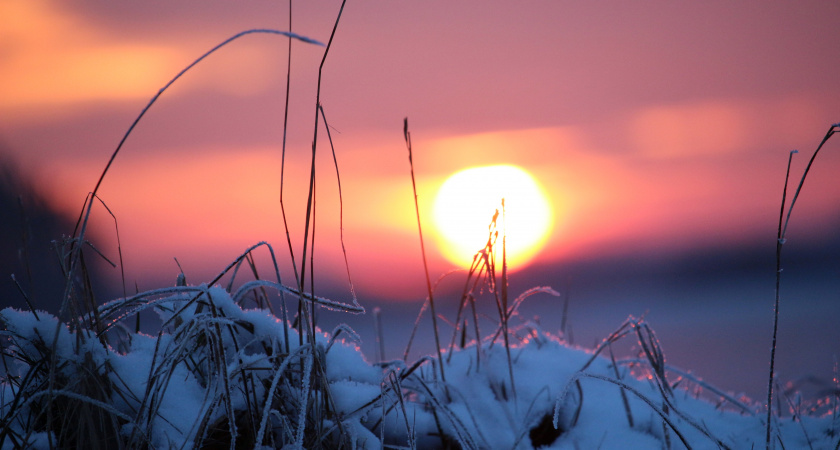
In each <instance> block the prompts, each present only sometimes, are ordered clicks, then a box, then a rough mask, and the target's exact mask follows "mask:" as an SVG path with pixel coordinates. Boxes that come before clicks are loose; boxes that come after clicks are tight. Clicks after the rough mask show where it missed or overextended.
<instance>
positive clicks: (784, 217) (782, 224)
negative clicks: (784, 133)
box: [765, 123, 840, 450]
mask: <svg viewBox="0 0 840 450" xmlns="http://www.w3.org/2000/svg"><path fill="white" fill-rule="evenodd" d="M838 131H840V123H836V124H834V125H832V126H831V127H830V128H829V129H828V132H826V134H825V136H824V137H823V139H822V141H820V144H819V145H818V146H817V149H816V150H814V154H813V155H811V159H810V160H808V165H807V166H806V167H805V172H803V174H802V178H800V179H799V185H798V186H797V187H796V192H795V193H794V194H793V199H792V200H791V201H790V206H788V208H787V214H785V201H786V200H787V188H788V180H789V178H790V165H791V161H792V160H793V155H794V153H798V152H797V151H796V150H793V151H791V152H790V155H789V156H788V165H787V172H786V173H785V186H784V189H783V191H782V206H781V210H780V213H779V228H778V231H777V233H776V296H775V302H774V305H773V340H772V344H771V346H770V375H769V377H768V378H769V380H768V382H767V424H766V436H765V444H766V446H767V449H768V450H769V449H770V447H771V445H770V444H771V442H772V429H773V425H772V424H773V382H774V376H775V374H774V372H775V370H776V338H777V336H778V331H779V303H780V292H779V289H780V287H781V279H782V246H783V245H784V244H785V240H786V235H787V227H788V225H789V224H790V217H791V212H793V206H794V205H795V204H796V200H797V199H798V198H799V193H800V191H801V190H802V186H803V185H804V184H805V178H806V177H807V176H808V172H810V170H811V166H812V165H813V164H814V160H815V159H816V158H817V154H819V152H820V150H821V149H822V148H823V146H824V145H825V143H826V142H828V140H829V139H830V138H831V137H832V136H834V134H835V133H837V132H838Z"/></svg>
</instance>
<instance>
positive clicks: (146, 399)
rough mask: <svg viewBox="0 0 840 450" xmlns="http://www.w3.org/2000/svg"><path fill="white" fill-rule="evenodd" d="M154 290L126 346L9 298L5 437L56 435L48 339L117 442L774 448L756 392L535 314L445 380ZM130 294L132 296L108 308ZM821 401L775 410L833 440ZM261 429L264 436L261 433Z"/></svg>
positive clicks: (213, 302) (7, 441) (221, 301)
mask: <svg viewBox="0 0 840 450" xmlns="http://www.w3.org/2000/svg"><path fill="white" fill-rule="evenodd" d="M159 294H160V295H159V296H158V297H157V298H155V299H154V301H153V302H152V303H153V304H154V305H156V307H155V309H156V310H157V311H158V312H159V314H160V318H161V321H162V323H163V324H164V326H163V327H162V331H161V332H160V333H159V334H157V335H154V336H149V335H145V334H142V333H132V332H126V334H125V335H123V336H122V337H121V338H120V339H121V340H122V342H121V343H120V345H115V343H114V342H115V341H114V340H113V338H112V340H111V341H110V343H111V345H112V346H109V345H105V344H103V343H102V342H101V341H100V340H99V339H97V338H96V337H95V336H94V334H93V333H91V332H89V331H88V330H85V329H76V330H73V329H71V327H68V326H67V325H65V324H62V323H60V322H59V321H58V320H57V319H56V318H55V317H54V316H52V315H50V314H48V313H45V312H39V313H38V316H37V318H36V316H35V315H34V314H33V313H31V312H22V311H18V310H15V309H11V308H7V309H4V310H2V311H0V320H2V323H3V325H4V329H5V332H4V335H5V339H6V340H5V342H4V344H3V345H4V351H5V353H6V354H7V355H9V356H7V357H6V362H7V364H6V367H8V372H7V373H5V375H4V377H3V379H2V384H0V417H2V418H4V419H3V420H5V421H6V422H5V423H4V424H3V425H4V427H6V432H5V434H4V435H3V437H2V439H3V440H2V448H4V449H5V448H14V447H15V446H16V445H22V444H25V445H27V446H30V447H32V448H47V447H48V446H49V442H50V439H53V441H54V440H55V439H56V438H57V436H56V435H55V434H53V435H47V433H46V432H44V430H43V429H39V428H38V427H39V425H38V424H39V423H40V422H39V421H37V420H34V419H35V418H36V417H37V415H38V412H39V411H41V410H42V409H43V405H44V401H46V399H48V398H50V395H49V394H46V395H45V394H43V393H42V392H43V390H44V389H45V386H46V382H47V381H46V380H47V379H48V377H49V364H47V362H49V359H46V360H45V358H48V357H49V358H52V355H53V353H52V352H54V354H55V360H56V361H57V362H58V365H57V366H56V367H57V368H58V369H57V370H58V371H59V374H60V376H57V377H56V381H55V383H56V384H55V386H54V389H56V390H65V391H68V390H73V389H75V386H76V384H74V380H76V379H78V378H79V377H83V376H88V373H89V371H90V370H94V371H97V374H98V375H97V376H98V377H100V378H101V380H103V381H101V383H104V384H107V385H108V388H107V389H108V390H109V392H110V394H109V395H107V396H104V397H99V398H97V399H92V400H97V401H101V402H105V403H107V405H108V408H112V409H113V410H114V411H117V412H118V413H119V416H120V417H123V419H120V420H117V421H116V422H115V423H118V425H119V430H118V431H119V436H120V439H122V441H123V443H124V444H125V443H134V444H137V443H144V445H145V444H148V445H149V446H150V447H153V448H170V447H181V446H186V447H191V446H194V445H197V444H200V443H202V442H207V440H213V439H216V440H219V439H228V440H230V439H231V433H234V434H235V437H236V439H237V443H240V444H241V443H245V445H246V446H252V447H255V448H283V447H284V446H285V445H290V446H295V445H302V446H306V445H312V444H313V443H314V442H321V443H322V444H323V445H326V446H328V447H329V446H333V445H338V444H345V445H348V446H349V447H355V448H360V449H366V448H371V449H373V448H381V446H382V445H385V446H390V447H405V448H408V447H411V446H416V447H417V448H436V447H441V446H444V445H448V444H454V443H457V444H458V445H460V446H461V448H516V449H529V448H536V447H539V448H552V449H573V448H602V449H618V448H622V449H623V448H639V449H645V448H652V449H658V448H663V447H664V446H667V445H670V446H671V448H682V447H683V441H685V442H686V443H688V444H689V445H690V446H691V448H697V449H706V448H708V449H716V448H750V447H755V448H760V447H764V439H765V437H764V436H765V424H764V422H763V420H762V418H763V417H765V416H764V415H763V414H762V413H761V411H762V410H763V407H762V406H761V405H758V404H748V405H747V407H746V411H745V410H744V408H742V407H741V406H739V405H734V404H731V403H729V402H728V401H727V400H725V399H722V398H721V397H720V396H719V395H715V394H714V393H713V392H709V391H708V390H704V389H702V387H701V386H698V385H696V384H693V382H692V381H691V380H688V379H682V380H681V383H680V385H679V387H677V388H674V389H673V390H672V393H671V392H666V391H668V390H663V389H662V388H661V384H660V383H662V382H663V380H661V379H659V378H657V377H658V376H659V375H657V374H656V373H655V371H652V370H650V368H649V367H646V366H645V365H644V364H642V363H641V362H640V361H642V360H635V361H626V362H625V363H624V364H623V365H621V366H620V367H618V370H616V368H614V367H613V366H612V364H613V363H612V362H611V360H609V359H607V358H604V357H602V356H600V355H599V356H595V357H594V359H593V354H592V352H591V351H588V350H583V349H579V348H575V347H572V346H569V345H567V344H566V343H564V342H563V341H562V339H561V338H559V337H557V336H553V335H551V334H550V333H546V332H544V331H542V330H541V329H540V328H539V327H533V326H528V324H524V325H522V326H520V327H518V328H516V327H514V332H512V333H511V335H510V336H511V339H512V342H514V344H513V345H512V347H511V348H510V349H509V352H510V361H512V369H511V366H510V365H509V364H510V363H509V359H508V349H506V348H505V346H504V343H503V340H502V339H501V338H498V339H497V340H496V341H495V342H490V341H485V342H482V343H480V344H476V343H472V344H471V345H468V346H467V347H466V348H463V349H456V350H455V351H454V352H453V353H452V354H451V355H450V354H446V355H445V357H444V363H445V373H446V382H445V383H444V382H442V381H441V379H440V371H439V367H438V366H437V364H438V361H437V360H436V359H435V358H426V359H425V360H423V362H422V363H420V364H419V365H417V366H416V367H415V366H413V362H403V361H396V362H388V363H380V364H371V363H369V362H368V361H367V360H366V359H365V357H364V356H363V355H362V353H361V351H360V349H359V348H358V346H357V345H356V343H355V342H354V339H347V340H344V339H341V336H346V337H351V336H352V333H350V330H348V329H346V328H339V330H342V331H341V333H340V334H339V338H338V339H332V336H330V335H328V334H327V333H324V332H322V331H320V330H319V331H317V333H315V334H314V336H313V337H314V346H313V345H312V342H311V341H310V340H309V338H305V339H303V340H301V339H300V337H299V336H298V332H297V330H295V329H294V328H291V327H290V326H289V325H288V324H286V323H283V321H281V320H280V319H278V318H277V317H275V316H273V315H272V314H270V313H269V312H268V311H265V310H258V309H243V308H242V307H241V306H240V304H238V303H237V302H235V301H234V298H233V296H231V294H230V293H229V292H227V291H226V290H225V289H223V288H221V287H218V286H212V287H208V286H198V287H187V286H179V287H176V289H173V290H161V291H159ZM121 305H123V306H126V305H128V302H127V301H124V302H123V303H122V304H121V303H120V302H116V303H115V302H112V303H110V304H108V305H106V306H103V308H105V307H107V308H111V309H112V310H113V309H114V308H119V307H120V306H121ZM628 323H632V324H636V325H638V323H637V322H628ZM56 333H58V339H57V340H55V342H56V345H55V347H52V342H53V340H54V338H55V336H56ZM517 336H518V338H517ZM286 337H288V342H286V341H285V339H286ZM301 342H303V344H302V345H301ZM331 342H332V343H331ZM476 346H478V351H477V350H476ZM117 348H119V351H118V350H117ZM628 364H629V365H632V370H631V367H629V366H628ZM91 368H95V369H91ZM86 371H88V372H86ZM310 371H311V372H312V374H313V375H312V377H311V378H310V377H307V376H306V374H307V373H309V372H310ZM511 372H512V377H511ZM616 373H618V376H616ZM633 373H635V374H636V375H633ZM672 376H673V377H674V378H673V379H670V380H665V381H664V382H668V383H673V382H674V381H676V380H677V379H678V378H679V373H676V372H675V374H673V375H672ZM637 377H638V378H637ZM511 378H513V384H511ZM686 388H689V389H686ZM39 392H41V394H39ZM622 393H623V395H622ZM39 395H40V396H39ZM78 395H86V394H84V393H81V392H79V393H78ZM39 399H40V400H39ZM625 399H626V400H625ZM625 401H626V403H625ZM835 403H836V402H835ZM325 405H328V406H325ZM823 405H825V404H823ZM822 411H823V415H819V414H812V415H808V414H805V413H806V412H807V411H806V410H805V408H804V407H803V408H802V411H800V414H798V415H796V416H795V417H791V416H790V415H785V416H784V417H780V418H778V420H777V424H776V425H775V429H776V430H777V432H778V434H779V439H780V440H781V442H783V443H784V445H785V447H786V448H808V447H809V446H810V447H812V448H834V446H836V444H837V441H838V439H840V423H838V421H837V420H835V416H836V413H837V410H836V407H835V408H834V409H831V411H828V413H829V414H824V413H825V412H826V410H825V408H823V410H822ZM555 413H556V414H555ZM832 413H833V414H834V415H832ZM663 415H664V416H665V417H664V418H663ZM125 417H128V418H131V419H132V420H130V421H129V420H126V419H124V418H125ZM231 417H233V419H234V421H233V422H234V423H233V424H232V423H231V420H230V418H231ZM555 418H556V420H557V427H556V428H555V427H554V426H553V422H554V419H555ZM665 419H667V420H665ZM263 424H264V425H265V426H264V427H263ZM258 429H262V434H259V436H260V437H261V438H262V440H261V441H260V442H254V441H255V439H256V436H257V433H256V430H258ZM316 430H317V431H316ZM315 433H321V434H320V435H317V436H316V435H315ZM21 439H23V440H25V442H24V441H21Z"/></svg>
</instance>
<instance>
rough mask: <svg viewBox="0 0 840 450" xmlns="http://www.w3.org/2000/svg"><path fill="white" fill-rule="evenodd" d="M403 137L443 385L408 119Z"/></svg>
mask: <svg viewBox="0 0 840 450" xmlns="http://www.w3.org/2000/svg"><path fill="white" fill-rule="evenodd" d="M403 136H404V137H405V145H406V147H407V148H408V165H409V166H410V167H411V187H412V188H413V189H414V212H415V213H416V215H417V232H418V234H419V235H420V252H421V254H422V255H423V269H424V271H425V273H426V290H427V291H428V294H429V309H431V315H432V328H434V333H435V349H436V350H437V356H438V363H439V366H440V379H441V380H442V381H443V382H444V383H445V382H446V374H445V371H444V368H443V355H442V354H441V349H440V334H439V333H438V325H437V313H436V312H435V297H434V292H433V289H432V281H431V278H429V264H428V262H427V261H426V246H425V245H424V243H423V227H422V226H421V225H420V206H419V205H418V203H417V183H415V181H414V157H413V155H412V153H411V133H410V132H409V131H408V117H406V118H405V119H403Z"/></svg>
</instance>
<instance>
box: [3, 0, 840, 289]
mask: <svg viewBox="0 0 840 450" xmlns="http://www.w3.org/2000/svg"><path fill="white" fill-rule="evenodd" d="M195 8H200V9H195ZM287 8H288V4H286V3H283V2H268V1H260V2H251V3H249V4H248V5H239V4H237V5H233V4H228V3H227V2H204V3H202V5H200V7H199V6H196V5H192V6H186V5H172V4H170V3H169V2H153V3H149V2H145V3H143V4H142V5H141V4H136V5H133V4H107V5H103V4H101V2H95V3H94V2H73V3H72V4H71V3H64V2H57V1H51V0H26V1H23V0H12V1H5V2H3V3H2V4H0V17H3V18H4V19H2V21H0V80H1V81H2V82H0V141H2V142H3V143H4V144H5V147H6V148H7V149H8V151H9V152H10V153H11V155H12V156H13V157H14V158H15V159H17V160H19V161H20V163H21V165H22V166H23V168H24V170H25V171H26V173H28V174H30V175H31V176H33V177H34V178H35V179H36V180H38V184H39V186H40V187H41V188H42V189H43V190H44V191H45V193H46V194H48V195H49V196H50V197H51V198H52V199H54V201H55V202H56V204H57V205H59V206H60V207H61V208H62V209H63V210H65V211H67V212H68V213H72V214H76V213H77V211H78V209H79V208H80V206H81V204H82V201H83V200H84V197H85V194H86V193H87V192H89V191H90V190H91V189H92V188H93V186H94V184H95V182H96V179H97V177H98V175H99V173H100V172H101V171H102V169H103V168H104V166H105V163H106V162H107V159H108V157H109V156H110V154H111V152H112V151H113V149H114V148H115V146H116V144H117V143H118V142H119V139H120V138H121V136H122V134H123V133H124V132H125V130H126V129H127V128H128V126H129V125H130V123H131V121H132V120H133V118H134V117H135V116H136V115H137V114H138V113H139V112H140V110H141V109H142V107H143V106H144V105H145V104H146V102H147V101H148V99H149V98H151V96H152V95H153V94H154V93H155V92H157V90H158V89H159V88H160V87H162V86H163V84H164V83H165V82H166V81H168V79H169V78H171V77H172V76H173V75H174V74H175V73H177V72H178V71H179V70H180V69H182V68H183V67H184V66H185V65H186V64H188V63H189V62H190V61H192V59H194V58H195V57H197V56H198V55H200V54H201V53H202V52H204V51H206V50H207V49H209V48H211V47H212V46H213V45H215V44H217V43H218V42H220V41H222V40H223V39H225V38H227V37H229V36H230V35H232V34H234V33H236V32H238V31H242V30H244V29H248V28H277V29H284V30H285V29H287V28H288V10H287ZM294 8H295V9H294V24H293V31H295V32H297V33H300V34H302V35H305V36H309V37H312V38H315V39H318V40H321V41H323V42H326V41H327V40H328V39H329V32H330V29H331V26H332V21H333V20H334V18H335V15H336V13H337V10H338V3H337V2H332V3H330V4H326V3H324V2H317V3H316V2H301V3H300V4H298V3H295V6H294ZM837 19H840V4H838V3H837V2H835V1H827V0H826V1H813V2H797V3H795V4H793V3H791V4H785V5H778V4H772V5H762V7H761V8H748V7H746V6H740V5H738V6H734V5H732V4H731V2H724V1H715V2H703V3H702V4H686V3H673V2H666V1H649V2H641V3H639V2H635V3H633V4H628V3H625V2H606V3H604V2H581V3H580V4H567V3H564V2H544V3H540V4H528V5H523V4H519V3H516V4H514V3H508V2H472V1H471V2H457V3H452V2H446V1H430V2H415V3H404V2H392V1H365V2H356V1H353V0H350V1H349V2H348V5H347V7H346V10H345V12H344V16H343V17H342V22H341V23H340V25H339V28H338V32H337V34H336V41H335V44H334V46H333V48H332V49H331V53H330V56H329V58H328V59H327V62H326V64H325V67H324V82H323V88H322V94H321V96H322V97H321V98H322V103H323V105H324V108H325V110H326V113H327V116H328V119H329V122H330V125H331V126H332V127H334V130H333V139H334V142H335V144H336V147H337V152H338V160H339V164H340V169H341V183H342V190H343V200H344V211H345V216H344V233H345V241H346V242H345V243H346V247H347V250H348V258H349V261H350V264H351V272H352V273H353V276H354V278H355V280H356V283H357V289H358V291H359V293H360V295H365V294H367V295H371V296H377V297H392V298H399V299H418V298H422V297H423V296H425V293H424V289H423V275H422V261H421V259H420V251H419V242H418V239H417V233H416V223H415V221H414V220H415V218H414V209H413V208H414V207H413V203H412V191H411V180H410V175H409V167H408V159H407V153H406V150H405V145H404V142H403V137H402V119H403V117H405V116H408V117H409V120H410V124H411V132H412V137H413V144H414V152H415V171H416V175H417V189H418V194H419V200H420V207H421V214H422V216H423V217H424V222H425V223H426V224H427V230H428V233H429V235H428V236H427V245H428V246H429V249H428V253H429V256H430V258H431V264H432V272H433V274H437V273H443V272H445V271H446V270H448V269H449V268H450V263H447V262H446V261H445V260H444V259H443V258H442V257H441V254H440V251H439V249H437V248H436V247H435V242H436V241H435V237H434V230H431V229H430V228H429V226H430V224H431V213H430V211H431V206H432V205H431V199H432V198H433V197H434V195H435V192H436V189H437V188H438V187H439V186H440V185H441V184H442V183H443V181H444V180H445V178H446V177H447V176H448V175H450V174H451V173H454V172H455V171H457V170H460V169H463V168H466V167H470V166H476V165H485V164H502V163H504V164H515V165H518V166H521V167H523V168H525V169H527V170H529V171H530V172H531V173H532V174H533V175H534V176H535V177H536V178H537V179H538V180H539V182H540V183H541V184H542V185H543V187H544V188H545V190H546V191H547V192H549V193H550V195H551V202H552V207H553V208H554V210H555V211H556V212H557V217H556V218H555V229H554V230H553V233H552V235H551V237H550V239H549V241H548V244H547V246H546V248H545V249H544V250H543V251H542V252H541V253H540V254H539V255H538V256H537V259H536V260H535V261H534V262H533V263H532V265H533V266H547V265H548V266H550V265H553V264H560V263H563V262H565V261H570V260H574V259H576V258H577V259H581V258H584V259H593V258H597V257H599V256H602V255H610V254H628V253H632V252H646V253H648V254H651V255H659V254H665V253H675V252H676V253H678V252H689V251H691V250H692V249H696V248H702V247H704V246H727V245H731V246H737V245H738V244H739V243H753V242H755V241H758V240H766V241H768V242H770V241H772V239H773V233H774V232H775V221H776V220H777V219H776V215H777V214H778V213H777V211H778V202H779V197H780V194H781V192H780V191H781V185H782V182H783V175H784V168H785V167H784V165H785V162H786V159H787V154H788V151H789V150H790V149H792V148H799V149H800V150H802V151H803V153H804V154H803V155H800V156H799V157H798V158H797V159H796V161H795V162H796V164H795V167H794V173H795V174H799V173H801V170H802V169H803V168H804V164H805V162H806V161H807V157H809V156H810V152H811V151H812V150H813V148H814V147H815V145H816V144H817V143H818V142H819V139H820V138H821V137H822V136H823V134H824V133H825V131H826V129H827V128H828V126H829V125H830V124H831V123H835V122H837V121H839V120H840V85H838V83H837V80H840V59H838V58H837V55H840V40H838V39H837V31H836V30H837V28H836V24H837V23H838V20H837ZM286 46H287V41H286V40H285V39H283V38H280V37H277V36H248V37H246V38H244V39H242V40H240V41H238V42H236V43H234V44H232V45H231V46H229V47H228V48H226V49H223V50H222V51H220V52H219V53H217V54H216V55H213V56H212V57H211V58H210V59H208V60H207V61H206V62H205V63H203V64H201V65H199V66H197V67H196V69H194V70H193V71H192V72H190V73H188V74H187V75H186V76H185V77H184V78H183V79H181V80H179V81H178V82H177V83H176V84H175V85H174V86H173V87H172V88H171V90H170V91H167V92H166V93H165V94H164V95H163V97H162V98H161V100H160V101H159V102H158V104H156V105H155V106H154V107H153V108H152V109H151V111H150V113H149V114H148V115H147V117H146V118H144V120H143V121H142V122H141V123H140V126H139V127H138V128H137V129H136V130H135V132H134V134H133V135H132V136H131V137H130V138H129V140H128V142H127V144H126V146H125V147H124V148H123V152H122V154H121V155H120V156H119V157H118V158H117V161H116V163H115V165H114V166H113V168H112V170H111V172H110V173H109V174H108V176H107V178H106V179H105V182H104V184H103V186H102V190H101V192H100V196H101V198H102V199H103V200H104V201H105V202H106V203H107V204H108V206H109V207H110V208H111V210H112V211H114V213H115V214H116V215H117V218H118V221H119V227H120V236H121V238H122V251H123V256H124V258H125V267H126V272H127V275H128V278H129V279H130V280H140V284H141V288H152V287H158V286H144V285H143V283H151V282H150V281H146V280H150V279H155V280H158V279H160V278H161V277H163V279H170V278H171V279H172V280H174V278H175V275H176V274H177V271H178V269H177V267H176V265H175V263H174V261H173V259H172V258H173V257H177V258H178V260H179V261H180V262H181V264H182V266H183V267H184V270H185V271H187V274H188V277H189V276H190V274H195V276H194V278H193V280H194V281H196V282H198V281H205V280H206V279H207V278H209V276H211V274H213V273H215V272H217V271H219V270H221V269H222V268H223V267H224V266H225V265H226V264H227V263H228V262H229V261H230V260H232V259H233V258H234V257H236V256H237V255H238V254H239V252H241V251H242V250H244V249H245V248H247V247H248V246H249V245H251V244H253V243H256V242H258V241H262V240H265V241H269V242H270V243H272V244H273V245H274V246H275V248H276V250H278V253H279V254H281V255H283V262H282V263H281V267H282V268H284V270H288V267H289V262H288V255H287V251H286V245H285V240H284V235H283V233H282V222H281V218H280V208H279V203H278V198H279V174H280V143H281V141H282V120H283V96H284V94H283V88H284V85H285V61H286V55H287V53H286V48H287V47H286ZM322 52H323V48H321V47H317V46H313V45H306V44H303V43H299V42H296V43H295V44H294V47H293V51H292V64H293V67H292V94H291V105H290V119H289V123H290V125H289V148H288V154H287V157H286V158H287V159H286V163H287V167H286V171H287V178H286V180H285V185H286V189H287V190H286V192H285V194H284V195H285V198H286V200H287V202H288V204H287V207H288V208H289V210H288V212H289V218H290V220H291V232H292V238H293V242H294V245H295V246H296V247H295V251H296V253H298V254H299V252H300V249H299V247H300V245H301V242H302V229H303V214H302V213H303V211H304V208H305V195H306V188H307V183H308V174H309V158H310V154H309V152H310V147H309V145H310V142H311V139H312V131H313V128H312V123H313V116H314V110H313V109H314V108H313V107H314V93H315V83H316V80H317V67H318V63H319V61H320V58H321V56H322V54H323V53H322ZM319 137H320V139H319V142H318V151H319V156H318V185H317V186H318V198H317V223H318V229H317V233H318V234H317V241H316V245H317V248H316V252H317V256H318V264H320V267H321V269H319V270H321V271H322V273H323V275H320V277H321V279H322V280H325V279H338V280H343V277H344V268H343V266H342V265H341V261H342V260H341V256H340V248H341V247H340V242H339V238H338V229H339V226H338V207H339V204H338V199H337V189H336V183H335V169H334V167H333V166H332V160H331V156H330V155H329V146H328V143H327V141H326V140H325V132H324V130H323V129H321V130H319ZM836 150H837V149H836V146H835V148H834V149H833V150H832V151H826V152H825V154H824V155H822V156H821V159H820V161H819V163H818V165H817V166H816V167H815V169H814V173H812V175H811V177H812V178H811V179H810V180H809V184H808V185H807V188H808V189H809V190H808V191H806V192H804V193H803V198H802V203H801V204H800V205H799V206H798V208H801V209H800V211H799V212H798V214H801V215H800V216H797V219H799V222H798V223H797V222H795V223H794V224H795V225H797V226H799V227H801V228H799V230H800V232H802V233H803V234H807V233H818V232H824V231H825V230H828V229H832V227H836V225H837V221H838V218H840V206H838V205H840V190H838V189H837V188H836V187H837V186H836V182H833V181H832V177H833V174H836V173H837V171H838V169H840V152H838V151H836ZM96 214H97V215H98V217H100V219H98V220H97V221H96V227H95V228H94V230H95V232H96V235H97V236H98V238H99V239H100V240H102V241H103V248H105V249H106V251H112V252H113V251H115V247H114V245H113V231H112V230H113V225H112V224H110V223H109V222H108V221H107V220H106V219H105V217H106V216H105V213H104V211H102V210H99V211H97V212H96ZM298 257H299V256H298ZM433 276H434V275H433ZM550 282H551V280H546V282H545V283H546V284H549V283H550Z"/></svg>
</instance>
